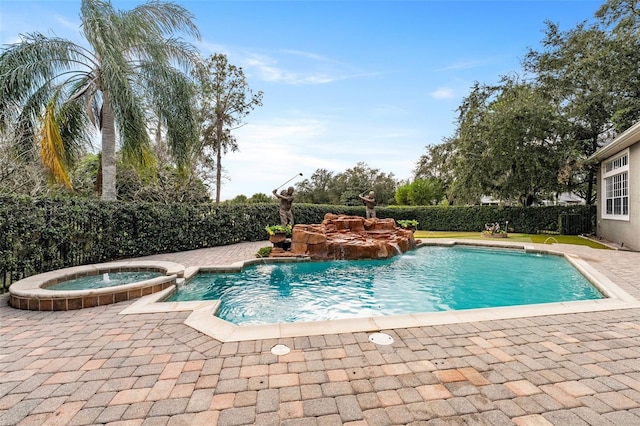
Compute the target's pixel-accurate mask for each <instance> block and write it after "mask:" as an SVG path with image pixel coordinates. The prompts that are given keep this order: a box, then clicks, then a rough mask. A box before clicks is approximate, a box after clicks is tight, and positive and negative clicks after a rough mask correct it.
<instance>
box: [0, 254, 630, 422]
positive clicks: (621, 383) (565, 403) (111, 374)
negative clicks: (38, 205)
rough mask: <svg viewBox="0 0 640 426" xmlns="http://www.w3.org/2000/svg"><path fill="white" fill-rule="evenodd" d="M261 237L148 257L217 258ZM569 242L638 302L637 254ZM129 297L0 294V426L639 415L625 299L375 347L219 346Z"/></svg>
mask: <svg viewBox="0 0 640 426" xmlns="http://www.w3.org/2000/svg"><path fill="white" fill-rule="evenodd" d="M264 245H266V243H243V244H239V245H234V246H229V247H217V248H213V249H205V250H196V251H193V252H187V253H176V254H169V255H158V256H153V257H152V258H156V259H163V260H170V261H174V262H178V263H181V264H183V265H184V266H193V265H211V264H228V263H232V262H235V261H237V260H241V259H246V258H250V257H252V256H253V254H254V253H255V252H256V251H257V248H259V247H262V246H264ZM558 247H560V248H561V249H562V246H561V245H557V244H554V245H553V248H554V249H557V248H558ZM565 248H566V247H565ZM570 250H571V251H572V252H574V253H576V254H578V255H579V256H581V257H582V258H583V259H585V260H587V261H589V262H590V264H591V265H593V267H595V268H596V269H597V270H598V271H599V272H601V273H603V274H605V275H606V276H607V277H608V278H610V279H611V280H612V281H613V282H615V283H616V284H617V285H618V286H619V287H621V288H622V289H623V290H625V291H626V292H628V293H630V294H631V295H633V296H634V297H636V298H640V253H633V252H622V251H613V250H593V249H590V248H587V247H578V246H571V247H570ZM131 303H133V302H132V301H128V302H122V303H118V304H115V305H109V306H103V307H96V308H88V309H84V310H79V311H68V312H32V311H21V310H16V309H13V308H10V307H9V306H7V296H6V295H3V296H0V424H1V425H95V424H110V425H199V424H202V425H215V424H218V425H250V424H256V425H304V426H307V425H343V424H344V425H351V426H356V425H358V426H359V425H407V424H415V425H419V424H424V425H518V426H534V425H535V426H538V425H616V426H624V425H640V309H624V310H615V311H603V312H593V313H578V314H565V315H553V316H544V317H530V318H521V319H510V320H495V321H483V322H476V323H461V324H450V325H440V326H430V327H419V328H409V329H394V330H384V332H386V333H389V334H391V335H392V336H393V337H394V339H395V342H394V344H393V345H390V346H378V345H375V344H373V343H370V342H369V340H368V333H343V334H333V335H321V336H309V337H296V338H290V339H270V340H256V341H244V342H228V343H221V342H218V341H216V340H214V339H212V338H211V337H209V336H207V335H204V334H202V333H200V332H198V331H196V330H194V329H192V328H190V327H189V326H187V325H185V324H183V321H184V320H185V318H186V317H187V316H188V315H189V312H175V313H159V314H135V315H121V314H120V312H121V311H122V310H123V309H124V308H126V307H127V306H129V305H130V304H131ZM277 343H283V344H286V345H288V346H289V347H291V349H292V351H291V352H290V353H289V354H287V355H284V356H276V355H273V354H271V352H270V349H271V348H272V347H273V346H274V345H275V344H277Z"/></svg>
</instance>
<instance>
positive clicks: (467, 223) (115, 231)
mask: <svg viewBox="0 0 640 426" xmlns="http://www.w3.org/2000/svg"><path fill="white" fill-rule="evenodd" d="M376 212H377V216H378V217H380V218H394V219H396V220H399V219H416V220H418V222H419V225H418V229H422V230H434V231H436V230H438V231H480V230H482V229H484V224H485V223H488V222H496V221H499V222H500V223H501V224H502V223H504V222H505V221H507V220H508V221H509V228H510V229H512V230H513V231H514V232H524V233H536V232H539V231H543V230H546V231H554V232H563V231H565V230H564V229H562V227H563V226H564V225H563V224H564V223H565V222H566V223H570V224H571V231H572V232H574V233H583V232H590V231H592V230H593V229H594V227H593V218H594V217H595V214H594V212H595V210H593V208H590V207H586V206H575V207H527V208H519V207H489V206H485V207H482V206H472V207H397V208H396V207H379V208H377V209H376ZM326 213H335V214H348V215H358V216H364V215H365V209H364V206H335V205H316V204H294V206H293V214H294V218H295V221H296V223H321V222H322V220H323V219H324V215H325V214H326ZM562 215H565V216H566V217H571V220H570V221H563V220H561V218H562V217H563V216H562ZM567 215H568V216H567ZM576 218H577V219H576ZM279 221H280V219H279V215H278V205H277V204H274V203H264V204H219V205H215V204H199V205H193V204H173V205H166V204H152V203H141V202H137V203H134V202H102V201H99V200H95V199H63V200H50V199H45V200H41V199H32V198H24V197H6V196H3V197H0V287H1V288H2V289H6V288H7V287H8V286H9V285H10V283H11V282H13V281H16V280H18V279H21V278H23V277H26V276H29V275H33V274H36V273H40V272H45V271H49V270H53V269H59V268H64V267H69V266H76V265H84V264H90V263H100V262H106V261H111V260H117V259H124V258H132V257H139V256H146V255H151V254H158V253H170V252H177V251H185V250H193V249H198V248H205V247H215V246H222V245H227V244H233V243H238V242H241V241H259V240H266V239H267V235H266V232H265V230H264V227H265V226H267V225H273V224H277V223H279ZM576 224H579V225H583V226H582V227H581V226H577V225H576ZM565 233H566V232H565Z"/></svg>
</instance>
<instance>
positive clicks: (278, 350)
mask: <svg viewBox="0 0 640 426" xmlns="http://www.w3.org/2000/svg"><path fill="white" fill-rule="evenodd" d="M289 352H291V349H289V346H287V345H275V346H274V347H272V348H271V353H272V354H274V355H286V354H288V353H289Z"/></svg>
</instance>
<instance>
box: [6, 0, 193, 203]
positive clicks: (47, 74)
mask: <svg viewBox="0 0 640 426" xmlns="http://www.w3.org/2000/svg"><path fill="white" fill-rule="evenodd" d="M80 18H81V20H82V34H83V35H84V37H85V39H86V42H87V44H88V46H90V47H89V48H86V47H84V46H82V45H79V44H76V43H74V42H71V41H69V40H65V39H62V38H57V37H45V36H44V35H42V34H39V33H32V34H26V35H22V36H21V37H22V40H21V42H20V43H16V44H12V45H9V46H8V48H7V49H6V50H5V51H4V52H3V53H2V55H1V56H0V132H5V134H6V133H7V132H10V133H11V140H12V141H13V143H14V144H15V146H16V147H21V148H22V149H21V152H25V151H27V150H29V149H30V148H31V147H33V146H34V142H36V141H38V140H39V141H40V156H41V158H42V162H43V165H44V166H45V168H47V169H48V170H49V171H50V172H51V174H52V175H53V176H54V177H55V179H57V180H58V181H61V182H62V183H65V184H66V185H67V186H69V187H70V186H71V183H70V181H69V179H68V176H67V166H68V164H69V161H70V159H71V158H72V153H73V152H74V150H76V149H77V148H78V147H79V146H82V145H84V144H86V143H87V142H88V141H89V140H90V137H89V130H90V129H91V126H95V128H97V129H98V130H99V132H100V135H101V146H102V199H103V200H107V201H113V200H115V199H116V197H117V191H116V137H118V138H119V140H120V141H121V145H122V155H123V159H124V160H126V161H130V162H132V163H133V164H135V165H137V166H140V167H145V166H149V165H150V164H153V156H152V154H151V151H150V149H149V144H150V142H149V135H148V131H147V122H157V121H158V120H160V121H161V122H162V123H163V125H164V127H165V128H166V138H167V143H168V145H169V147H170V149H171V152H172V154H174V156H175V158H176V161H177V163H178V165H179V166H180V167H184V166H185V165H186V162H188V152H189V144H191V143H196V142H197V134H198V133H197V126H196V125H195V120H194V113H193V110H192V106H191V105H192V102H191V101H190V100H191V97H192V95H193V85H192V84H191V83H190V81H189V79H188V71H189V69H190V67H191V66H192V65H193V64H195V63H196V61H197V56H198V55H197V51H196V50H195V47H193V46H192V45H191V44H189V43H186V42H184V41H182V40H181V39H179V38H175V37H174V35H175V34H186V35H190V36H194V37H195V38H196V39H199V37H200V35H199V32H198V29H197V27H196V26H195V24H194V23H193V16H192V14H191V13H190V12H188V11H187V10H186V9H184V8H183V7H182V6H179V5H177V4H175V3H171V2H164V1H161V0H150V1H148V2H147V3H145V4H143V5H140V6H137V7H136V8H134V9H132V10H130V11H119V10H115V9H114V8H113V6H112V4H111V2H110V1H108V0H106V1H103V0H82V5H81V8H80Z"/></svg>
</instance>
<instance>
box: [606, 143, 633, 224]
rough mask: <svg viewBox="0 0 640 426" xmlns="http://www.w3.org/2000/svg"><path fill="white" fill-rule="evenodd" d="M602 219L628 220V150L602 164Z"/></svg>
mask: <svg viewBox="0 0 640 426" xmlns="http://www.w3.org/2000/svg"><path fill="white" fill-rule="evenodd" d="M602 188H603V197H604V203H603V205H602V217H603V218H605V219H620V220H629V150H626V151H624V152H623V153H622V154H621V155H619V156H617V157H616V158H614V159H612V160H609V161H607V162H606V163H603V164H602Z"/></svg>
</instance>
